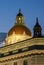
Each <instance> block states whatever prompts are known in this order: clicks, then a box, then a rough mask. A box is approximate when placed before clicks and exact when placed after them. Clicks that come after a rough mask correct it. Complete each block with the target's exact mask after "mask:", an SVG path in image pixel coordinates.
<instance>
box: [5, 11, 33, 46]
mask: <svg viewBox="0 0 44 65" xmlns="http://www.w3.org/2000/svg"><path fill="white" fill-rule="evenodd" d="M28 38H32V34H31V31H30V30H29V29H28V28H27V27H26V26H25V23H24V16H23V14H22V13H21V11H20V10H19V13H18V14H17V16H16V22H15V25H14V26H13V27H12V28H11V29H10V30H9V32H8V34H7V38H6V45H9V44H13V43H16V42H19V41H23V40H26V39H28Z"/></svg>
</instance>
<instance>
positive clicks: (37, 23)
mask: <svg viewBox="0 0 44 65" xmlns="http://www.w3.org/2000/svg"><path fill="white" fill-rule="evenodd" d="M36 25H39V22H38V17H37V18H36Z"/></svg>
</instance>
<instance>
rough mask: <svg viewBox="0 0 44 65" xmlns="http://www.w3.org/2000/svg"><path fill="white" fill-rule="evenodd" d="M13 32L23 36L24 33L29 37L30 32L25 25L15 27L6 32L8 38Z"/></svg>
mask: <svg viewBox="0 0 44 65" xmlns="http://www.w3.org/2000/svg"><path fill="white" fill-rule="evenodd" d="M13 32H14V33H15V34H23V33H24V32H25V34H26V35H29V36H31V31H30V30H29V29H28V28H27V27H26V26H25V25H15V26H14V27H12V28H11V29H10V31H9V32H8V36H10V35H12V34H13Z"/></svg>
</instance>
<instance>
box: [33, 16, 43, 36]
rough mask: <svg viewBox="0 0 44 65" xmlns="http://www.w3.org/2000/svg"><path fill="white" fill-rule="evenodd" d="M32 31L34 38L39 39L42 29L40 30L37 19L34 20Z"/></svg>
mask: <svg viewBox="0 0 44 65" xmlns="http://www.w3.org/2000/svg"><path fill="white" fill-rule="evenodd" d="M33 30H34V37H41V35H42V28H41V26H40V24H39V22H38V17H37V18H36V24H35V26H34V28H33Z"/></svg>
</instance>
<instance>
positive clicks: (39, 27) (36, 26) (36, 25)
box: [34, 18, 42, 29]
mask: <svg viewBox="0 0 44 65" xmlns="http://www.w3.org/2000/svg"><path fill="white" fill-rule="evenodd" d="M36 28H38V29H42V28H41V26H40V25H39V22H38V18H36V24H35V26H34V29H36Z"/></svg>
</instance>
